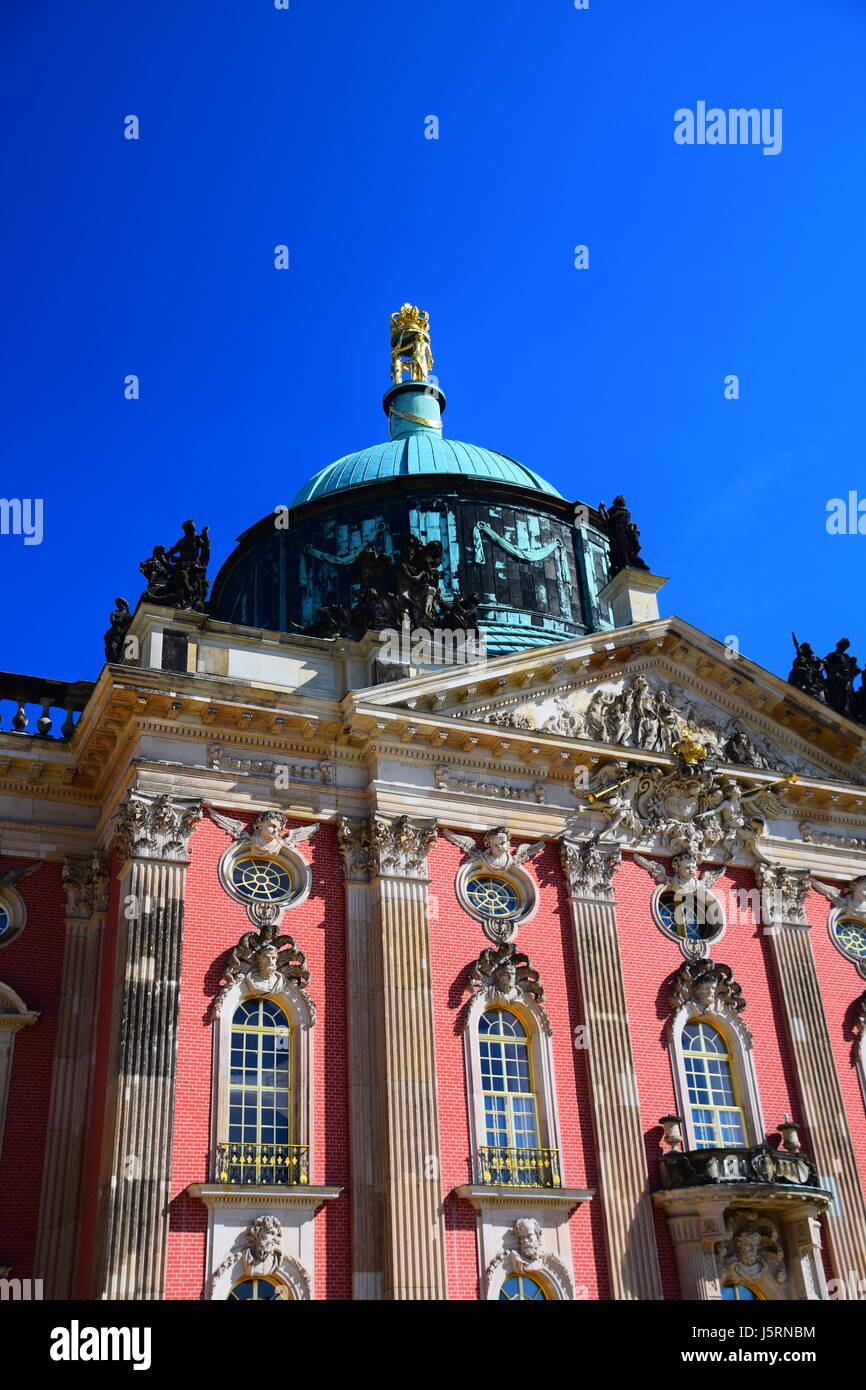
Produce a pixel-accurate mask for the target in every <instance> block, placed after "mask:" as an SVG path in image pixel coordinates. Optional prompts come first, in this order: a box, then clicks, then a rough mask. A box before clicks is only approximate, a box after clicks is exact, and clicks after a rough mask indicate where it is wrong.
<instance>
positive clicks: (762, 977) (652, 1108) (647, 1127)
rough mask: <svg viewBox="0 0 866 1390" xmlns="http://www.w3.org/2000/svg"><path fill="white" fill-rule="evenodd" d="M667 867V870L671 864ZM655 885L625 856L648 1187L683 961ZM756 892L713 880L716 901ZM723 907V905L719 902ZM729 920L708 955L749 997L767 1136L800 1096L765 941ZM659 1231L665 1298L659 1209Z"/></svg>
mask: <svg viewBox="0 0 866 1390" xmlns="http://www.w3.org/2000/svg"><path fill="white" fill-rule="evenodd" d="M664 863H665V864H666V865H668V864H669V863H670V860H665V861H664ZM655 886H656V885H655V883H654V882H653V880H652V879H651V878H650V876H649V874H648V873H646V871H645V870H643V869H641V868H640V867H639V866H638V865H637V864H635V863H634V862H633V861H632V860H631V859H630V858H629V857H628V856H627V855H626V856H624V857H623V863H622V867H621V869H620V870H619V872H618V874H617V876H616V879H615V887H616V899H617V920H618V923H619V934H620V954H621V958H622V964H623V975H624V979H625V987H626V999H627V1003H628V1011H629V1020H630V1023H631V1034H632V1048H633V1052H634V1058H635V1069H636V1073H637V1082H638V1095H639V1098H640V1105H641V1117H642V1121H643V1129H644V1134H645V1136H646V1146H647V1157H648V1160H649V1164H650V1184H651V1186H652V1187H657V1186H658V1159H659V1157H660V1155H661V1153H662V1152H663V1151H664V1149H663V1145H662V1144H661V1135H662V1131H661V1127H660V1125H659V1124H658V1120H659V1117H660V1116H661V1115H669V1114H671V1112H672V1111H674V1110H675V1109H676V1099H675V1093H674V1086H673V1077H672V1074H671V1066H670V1062H669V1053H668V1049H667V1045H666V1041H665V1024H666V1022H667V1020H668V1019H669V1018H670V1007H669V1004H668V994H669V990H670V984H671V981H672V977H673V975H674V974H675V973H676V971H677V970H678V969H679V967H680V965H681V964H682V961H683V958H682V956H681V954H680V952H679V950H678V949H677V947H676V945H675V944H674V943H673V942H672V941H668V940H667V939H666V938H665V936H664V935H663V934H662V933H661V932H660V931H659V929H658V927H656V926H655V924H654V922H653V918H652V914H651V912H650V898H651V896H652V893H653V891H654V890H655ZM753 887H754V880H753V878H752V876H751V874H750V873H749V872H747V871H746V870H742V869H729V870H728V871H727V872H726V873H725V874H724V875H723V876H722V877H721V878H720V879H719V880H718V881H717V883H716V887H715V891H716V892H717V893H718V894H719V895H720V896H721V895H723V894H727V893H728V892H730V890H731V889H733V888H741V889H749V888H753ZM723 902H725V903H726V905H727V899H726V898H724V897H723ZM732 917H733V914H729V922H728V927H727V930H726V932H725V935H724V936H723V938H722V940H721V941H720V942H719V943H718V945H716V946H713V947H711V955H712V958H713V960H715V961H719V962H724V963H725V964H726V965H730V966H731V968H732V970H733V972H734V978H735V979H736V980H737V982H738V983H739V984H740V985H741V986H742V989H743V994H744V995H745V999H746V1009H745V1011H744V1013H743V1021H744V1022H745V1024H746V1026H747V1027H748V1029H749V1031H750V1032H751V1034H752V1037H753V1039H754V1047H753V1057H754V1061H755V1071H756V1075H757V1080H758V1092H759V1096H760V1100H761V1108H762V1111H763V1117H764V1125H765V1127H766V1129H767V1131H768V1133H771V1134H772V1133H773V1132H774V1131H775V1127H776V1125H777V1124H778V1122H779V1121H780V1120H781V1119H782V1117H783V1116H784V1115H785V1114H789V1115H792V1116H794V1117H797V1118H799V1114H798V1112H799V1098H798V1095H797V1091H796V1085H795V1081H794V1071H793V1067H792V1065H791V1059H790V1057H789V1054H788V1048H787V1044H786V1042H785V1031H784V1017H783V1013H782V1008H781V1002H780V999H779V995H778V990H777V988H776V983H775V978H774V975H773V967H772V961H771V959H770V955H769V943H768V942H767V940H766V939H765V938H764V937H763V936H762V935H761V934H760V933H759V930H758V928H757V927H756V926H755V924H754V923H753V922H751V921H748V922H746V921H744V922H743V923H742V924H739V925H738V924H737V922H736V921H733V920H731V918H732ZM656 1229H657V1234H658V1246H659V1260H660V1263H661V1267H662V1278H663V1286H664V1293H665V1297H666V1298H679V1284H678V1279H677V1273H676V1262H675V1259H674V1254H673V1249H672V1247H671V1244H670V1240H669V1237H668V1233H667V1219H666V1218H665V1217H664V1216H663V1215H662V1214H661V1213H660V1212H657V1213H656Z"/></svg>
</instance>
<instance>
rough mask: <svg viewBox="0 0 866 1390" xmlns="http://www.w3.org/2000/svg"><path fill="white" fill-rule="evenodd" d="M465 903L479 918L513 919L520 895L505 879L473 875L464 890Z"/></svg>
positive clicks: (518, 909) (517, 908)
mask: <svg viewBox="0 0 866 1390" xmlns="http://www.w3.org/2000/svg"><path fill="white" fill-rule="evenodd" d="M464 892H465V894H466V900H467V902H468V903H469V904H470V905H471V906H472V907H473V908H474V910H475V911H476V912H477V913H478V914H479V916H481V917H513V916H514V915H515V914H516V913H517V912H519V911H520V907H521V899H520V894H519V893H518V891H517V889H516V888H515V887H514V885H513V884H512V883H509V881H508V879H507V878H496V877H494V875H493V874H474V875H473V877H472V878H469V879H467V881H466V886H465V888H464Z"/></svg>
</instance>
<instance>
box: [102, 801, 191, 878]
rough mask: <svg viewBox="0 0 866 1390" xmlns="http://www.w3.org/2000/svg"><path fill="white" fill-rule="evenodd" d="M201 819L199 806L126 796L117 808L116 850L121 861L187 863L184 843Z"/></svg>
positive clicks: (183, 802)
mask: <svg viewBox="0 0 866 1390" xmlns="http://www.w3.org/2000/svg"><path fill="white" fill-rule="evenodd" d="M201 817H202V810H201V802H199V801H185V800H180V799H176V798H174V797H171V796H168V795H165V794H164V795H162V796H146V795H145V794H144V793H142V792H130V793H129V794H128V796H127V798H126V800H125V801H124V802H122V803H121V805H120V806H119V808H118V811H117V815H116V817H115V820H116V823H117V829H116V836H117V849H118V853H119V854H120V857H121V858H122V859H167V860H170V861H172V862H173V863H176V864H186V863H187V862H188V858H189V856H188V854H187V841H188V840H189V837H190V834H191V832H192V830H193V827H194V826H196V825H198V823H199V821H200V820H201Z"/></svg>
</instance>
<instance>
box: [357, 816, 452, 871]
mask: <svg viewBox="0 0 866 1390" xmlns="http://www.w3.org/2000/svg"><path fill="white" fill-rule="evenodd" d="M369 836H370V853H371V857H372V861H373V865H374V867H375V868H376V869H378V872H379V873H380V874H383V875H385V876H388V877H392V878H402V877H407V878H409V877H423V876H425V875H426V872H427V854H428V852H429V850H430V846H431V845H432V844H433V842H434V841H435V839H436V822H435V821H432V820H431V821H413V820H412V819H411V818H410V817H409V816H396V817H395V818H394V819H393V820H386V819H385V818H384V817H383V816H374V817H373V819H372V820H371V822H370V830H369Z"/></svg>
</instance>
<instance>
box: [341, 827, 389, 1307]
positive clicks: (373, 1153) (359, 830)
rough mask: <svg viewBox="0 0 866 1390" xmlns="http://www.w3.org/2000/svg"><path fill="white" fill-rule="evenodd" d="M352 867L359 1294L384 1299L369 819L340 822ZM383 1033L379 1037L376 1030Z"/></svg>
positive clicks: (349, 907) (377, 961) (378, 978)
mask: <svg viewBox="0 0 866 1390" xmlns="http://www.w3.org/2000/svg"><path fill="white" fill-rule="evenodd" d="M339 837H340V848H341V850H342V852H343V860H344V864H345V880H346V883H345V889H346V931H347V938H348V948H347V949H348V1009H349V1020H348V1021H349V1132H350V1142H351V1153H352V1293H353V1297H354V1298H356V1299H359V1300H366V1301H371V1300H372V1301H377V1300H379V1299H381V1298H382V1297H383V1289H384V1282H385V1250H384V1171H385V1161H384V1152H383V1142H382V1141H383V1133H382V1128H383V1121H382V1095H381V1087H380V1085H379V1077H378V1074H377V1057H379V1056H380V1055H381V1051H382V1049H381V1042H380V1040H379V1037H378V1033H380V1032H381V1027H380V1025H381V1017H380V1010H379V1009H378V1008H377V1007H376V1001H377V1000H381V998H382V960H381V952H380V951H379V949H378V947H377V929H376V923H375V921H374V915H373V907H372V902H371V893H370V870H371V868H372V858H371V850H370V837H369V828H368V825H367V823H366V822H365V821H349V820H346V819H343V820H341V821H340V823H339ZM377 1030H378V1032H377Z"/></svg>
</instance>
